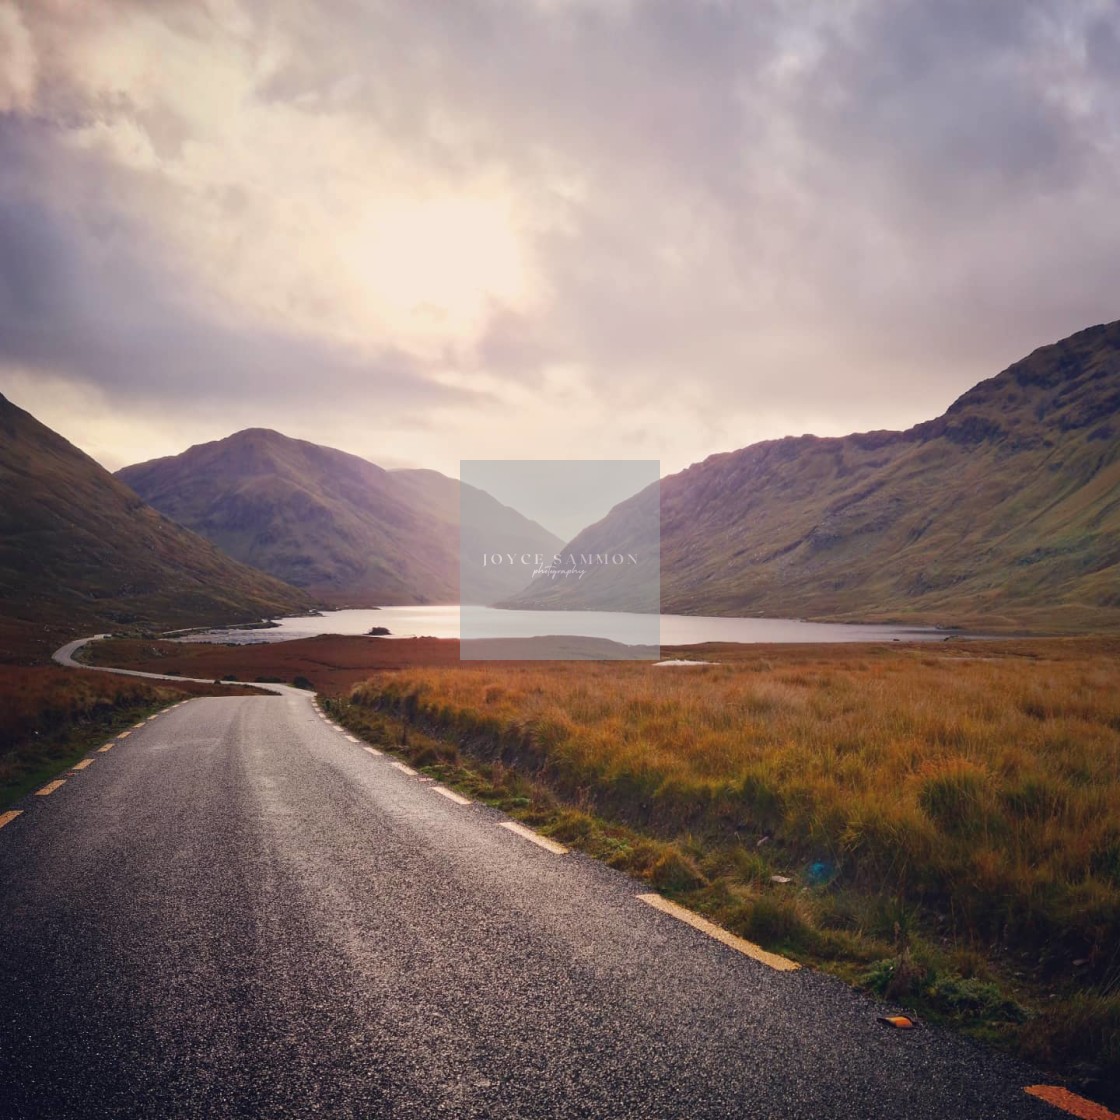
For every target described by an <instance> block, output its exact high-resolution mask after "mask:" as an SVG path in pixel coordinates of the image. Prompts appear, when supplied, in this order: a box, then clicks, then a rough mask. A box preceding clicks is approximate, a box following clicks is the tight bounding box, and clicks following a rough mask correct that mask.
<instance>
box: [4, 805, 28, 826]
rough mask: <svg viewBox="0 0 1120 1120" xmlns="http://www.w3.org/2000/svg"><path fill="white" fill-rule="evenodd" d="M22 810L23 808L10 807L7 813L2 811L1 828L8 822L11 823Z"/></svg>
mask: <svg viewBox="0 0 1120 1120" xmlns="http://www.w3.org/2000/svg"><path fill="white" fill-rule="evenodd" d="M22 812H23V810H22V809H9V810H8V811H7V812H6V813H0V828H3V827H4V825H6V824H11V823H12V821H14V820H15V819H16V817H18V816H19V815H20V813H22Z"/></svg>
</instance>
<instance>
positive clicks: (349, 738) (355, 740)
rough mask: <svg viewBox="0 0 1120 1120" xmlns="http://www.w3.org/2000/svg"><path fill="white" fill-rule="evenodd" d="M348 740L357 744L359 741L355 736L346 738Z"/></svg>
mask: <svg viewBox="0 0 1120 1120" xmlns="http://www.w3.org/2000/svg"><path fill="white" fill-rule="evenodd" d="M346 738H347V739H348V740H349V741H350V742H351V743H356V742H357V741H358V740H357V739H355V738H354V736H353V735H347V736H346Z"/></svg>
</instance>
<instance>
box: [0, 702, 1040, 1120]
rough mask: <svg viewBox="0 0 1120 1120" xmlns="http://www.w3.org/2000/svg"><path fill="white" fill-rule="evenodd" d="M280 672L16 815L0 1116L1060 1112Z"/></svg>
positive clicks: (0, 852) (73, 777)
mask: <svg viewBox="0 0 1120 1120" xmlns="http://www.w3.org/2000/svg"><path fill="white" fill-rule="evenodd" d="M278 691H279V694H278V695H274V696H267V697H266V696H262V697H231V698H218V697H213V698H210V697H203V698H198V699H193V700H190V701H188V702H185V703H184V704H182V705H180V706H178V707H176V708H174V709H171V710H170V711H167V712H165V713H163V714H161V715H160V716H158V717H156V718H155V719H153V720H152V721H150V722H148V723H146V724H144V725H143V726H141V727H139V728H137V729H135V730H133V731H132V732H131V733H130V734H127V735H126V736H125V737H123V738H120V739H117V740H114V741H113V742H112V746H111V748H110V749H109V750H96V751H93V752H91V754H90V756H89V757H90V758H91V759H93V762H92V764H90V765H87V766H85V767H84V768H82V769H81V770H79V771H71V772H68V773H67V774H65V775H62V776H61V777H62V778H63V779H64V781H63V784H61V785H60V786H58V787H57V788H55V789H54V790H53V792H51V793H49V794H45V795H42V796H40V795H38V794H33V795H31V796H29V797H28V798H26V799H25V800H24V801H23V802H22V803H21V804H20V805H17V806H16V808H17V809H20V810H23V811H22V813H21V814H20V815H19V816H17V817H14V818H12V819H10V820H9V821H8V823H7V824H5V825H4V826H3V827H0V1117H3V1118H5V1120H8V1118H16V1117H20V1118H23V1117H34V1118H36V1120H39V1118H52V1117H81V1118H83V1120H93V1118H97V1117H110V1116H111V1117H152V1118H157V1117H158V1118H160V1120H167V1118H172V1117H189V1118H192V1120H199V1118H206V1117H231V1118H232V1117H251V1118H272V1117H369V1118H373V1117H400V1118H407V1120H423V1118H426V1117H494V1118H497V1117H510V1118H514V1117H516V1118H530V1117H603V1118H622V1117H662V1118H678V1117H679V1118H688V1120H700V1118H704V1117H726V1118H731V1117H734V1118H749V1117H765V1118H779V1117H797V1118H799V1120H803V1118H806V1117H826V1118H832V1117H837V1118H848V1117H851V1118H853V1120H857V1118H858V1120H871V1118H877V1117H883V1118H889V1120H900V1118H906V1120H919V1118H923V1117H929V1118H936V1120H947V1118H958V1117H959V1118H975V1120H982V1118H996V1117H1038V1118H1040V1120H1054V1118H1055V1117H1060V1116H1061V1115H1062V1114H1061V1113H1060V1112H1058V1111H1056V1110H1055V1109H1054V1108H1053V1107H1052V1106H1050V1105H1048V1104H1045V1103H1042V1102H1040V1101H1038V1100H1035V1099H1034V1098H1033V1097H1030V1096H1027V1095H1026V1094H1025V1093H1024V1086H1026V1085H1028V1084H1031V1083H1032V1082H1034V1081H1037V1080H1038V1079H1039V1076H1038V1074H1037V1073H1035V1072H1032V1071H1031V1070H1029V1069H1026V1068H1023V1067H1021V1066H1019V1065H1017V1064H1015V1063H1013V1062H1011V1061H1008V1060H1004V1059H1002V1058H999V1057H997V1056H993V1055H991V1054H988V1053H985V1052H982V1051H980V1050H979V1049H977V1048H975V1047H973V1046H972V1045H971V1044H969V1043H967V1042H965V1041H963V1040H961V1039H959V1038H955V1037H953V1036H951V1035H949V1034H946V1033H944V1032H941V1031H939V1030H936V1029H931V1028H926V1029H920V1030H914V1031H899V1030H893V1029H891V1028H889V1027H886V1026H883V1025H881V1024H880V1023H879V1022H878V1021H877V1016H879V1015H881V1014H883V1012H884V1009H883V1007H882V1006H881V1005H879V1004H875V1003H873V1002H872V1001H870V1000H868V999H866V998H864V997H862V996H860V995H858V994H856V993H854V992H851V991H850V990H848V989H847V988H846V987H845V986H844V985H843V984H841V983H839V982H837V981H835V980H832V979H830V978H828V977H825V976H821V975H818V974H815V973H813V972H811V971H809V970H806V969H803V970H799V971H779V970H777V969H775V968H772V967H770V966H768V965H767V964H765V963H761V962H760V961H758V960H755V959H753V958H751V957H750V956H747V955H744V954H743V953H741V952H739V951H737V950H736V948H734V947H732V946H728V945H726V944H723V943H721V942H720V941H718V940H716V939H714V938H712V937H710V936H708V935H707V934H706V933H704V932H701V931H699V930H697V929H694V928H692V927H690V926H689V925H687V924H685V923H683V922H682V921H680V920H678V918H677V917H675V916H673V915H671V914H668V913H664V912H662V911H660V910H658V909H655V908H654V907H652V906H651V905H649V904H648V903H647V902H646V901H643V900H641V899H640V898H639V897H638V896H639V895H640V894H642V893H643V891H644V889H645V888H643V886H642V885H641V884H638V883H635V882H634V881H633V880H631V879H629V878H627V877H626V876H624V875H622V874H620V873H617V872H614V871H611V870H610V869H608V868H606V867H604V866H602V865H599V864H597V863H595V862H594V861H592V860H589V859H587V858H585V857H583V856H581V855H578V854H574V853H570V852H569V853H563V854H561V853H557V852H554V851H551V850H548V849H546V848H543V847H541V846H539V845H538V844H536V843H534V842H532V840H531V839H529V838H527V837H526V836H523V835H521V834H518V833H515V832H513V831H511V830H509V829H508V828H506V827H503V823H507V818H505V817H504V816H502V815H501V814H499V813H497V812H495V811H493V810H491V809H488V808H486V807H484V806H481V805H479V804H477V803H476V804H460V803H459V802H458V801H455V800H452V799H451V798H450V797H448V796H446V794H445V793H441V792H439V790H438V789H437V787H435V786H434V784H433V783H432V782H430V781H426V780H424V779H423V778H422V776H420V775H415V774H412V773H406V772H405V771H404V770H402V769H400V768H399V765H395V764H394V761H393V759H392V758H391V757H390V756H388V755H374V754H371V753H369V751H367V750H366V749H364V747H363V745H361V744H359V743H356V742H354V741H352V740H351V739H350V738H349V737H348V736H347V735H346V734H345V733H344V732H343V731H341V730H340V729H337V728H335V727H333V726H331V725H330V724H329V723H328V722H327V721H326V720H325V719H324V718H323V717H322V716H320V714H319V713H318V712H317V711H316V709H315V707H314V706H313V704H312V697H311V696H310V695H308V694H307V693H302V692H299V691H298V690H295V689H280V690H278Z"/></svg>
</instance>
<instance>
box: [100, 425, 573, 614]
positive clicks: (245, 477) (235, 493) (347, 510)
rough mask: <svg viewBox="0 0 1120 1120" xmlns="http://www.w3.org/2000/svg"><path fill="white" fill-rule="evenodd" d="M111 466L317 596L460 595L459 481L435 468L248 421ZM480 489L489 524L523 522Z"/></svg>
mask: <svg viewBox="0 0 1120 1120" xmlns="http://www.w3.org/2000/svg"><path fill="white" fill-rule="evenodd" d="M118 477H120V478H121V479H122V480H124V481H125V482H127V483H128V484H129V485H130V486H132V487H133V488H134V489H135V490H136V491H137V492H138V493H139V494H141V495H142V496H143V497H144V499H145V500H146V501H148V502H149V503H150V504H151V505H153V506H154V507H155V508H156V509H158V510H160V511H161V512H162V513H164V514H166V515H167V516H168V517H171V518H173V519H174V520H175V521H177V522H179V523H180V524H182V525H185V526H187V527H188V528H190V529H192V530H194V531H195V532H197V533H200V534H201V535H202V536H204V537H206V538H207V539H209V540H211V541H213V542H214V543H215V544H216V545H218V547H219V548H221V549H222V550H223V551H225V552H227V553H228V554H229V555H231V556H234V557H236V558H237V559H238V560H241V561H243V562H245V563H247V564H251V565H253V566H254V567H256V568H260V569H261V570H262V571H266V572H270V573H271V574H273V575H275V576H278V577H280V578H281V579H285V580H288V581H289V582H291V583H293V584H296V585H297V586H299V587H303V588H306V589H307V590H308V591H309V592H310V593H312V594H314V595H315V596H316V597H318V598H322V599H324V600H325V601H328V602H332V603H336V604H351V605H360V604H375V605H376V604H390V603H424V602H429V603H438V602H455V601H456V600H457V599H458V583H459V532H458V503H459V483H458V482H456V481H455V480H454V479H449V478H447V477H445V476H444V475H441V474H438V473H437V472H436V471H386V470H383V469H382V468H381V467H378V466H375V465H374V464H373V463H370V462H368V461H367V460H365V459H362V458H359V457H358V456H356V455H350V454H347V453H346V452H344V451H337V450H335V449H333V448H328V447H320V446H319V445H317V444H314V443H308V442H306V441H304V440H296V439H290V438H289V437H287V436H284V435H281V434H280V433H279V432H273V431H268V430H265V429H249V430H247V431H243V432H237V433H236V434H234V435H232V436H229V437H227V438H226V439H222V440H218V441H216V442H214V443H207V444H200V445H198V446H196V447H192V448H190V449H189V450H187V451H185V452H183V453H182V454H181V455H174V456H170V457H168V458H164V459H156V460H153V461H152V462H149V463H141V464H138V465H136V466H132V467H126V468H125V469H124V470H122V471H120V472H119V475H118ZM489 501H490V502H492V503H493V507H494V510H493V511H492V512H493V514H494V517H495V519H496V523H497V524H501V525H506V526H509V525H518V526H519V527H520V528H521V530H522V531H525V529H526V527H531V526H532V523H531V522H528V521H526V519H524V518H521V517H520V515H519V514H516V513H515V512H514V511H512V510H508V509H507V508H506V507H504V506H500V505H499V503H497V502H494V501H493V499H489ZM501 511H504V514H503V513H502V512H501ZM535 528H536V530H538V531H539V533H544V532H545V531H544V530H543V529H540V527H539V526H536V527H535ZM546 537H547V540H548V541H549V542H550V543H551V542H552V541H553V539H554V538H552V537H551V535H550V534H546Z"/></svg>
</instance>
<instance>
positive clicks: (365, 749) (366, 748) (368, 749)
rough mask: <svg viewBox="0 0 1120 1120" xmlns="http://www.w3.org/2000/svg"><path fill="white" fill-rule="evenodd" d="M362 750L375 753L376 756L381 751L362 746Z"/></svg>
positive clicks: (378, 755) (379, 755)
mask: <svg viewBox="0 0 1120 1120" xmlns="http://www.w3.org/2000/svg"><path fill="white" fill-rule="evenodd" d="M362 750H364V751H366V752H367V753H369V754H373V755H377V757H378V758H380V757H381V752H380V751H375V750H374V749H373V747H362Z"/></svg>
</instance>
